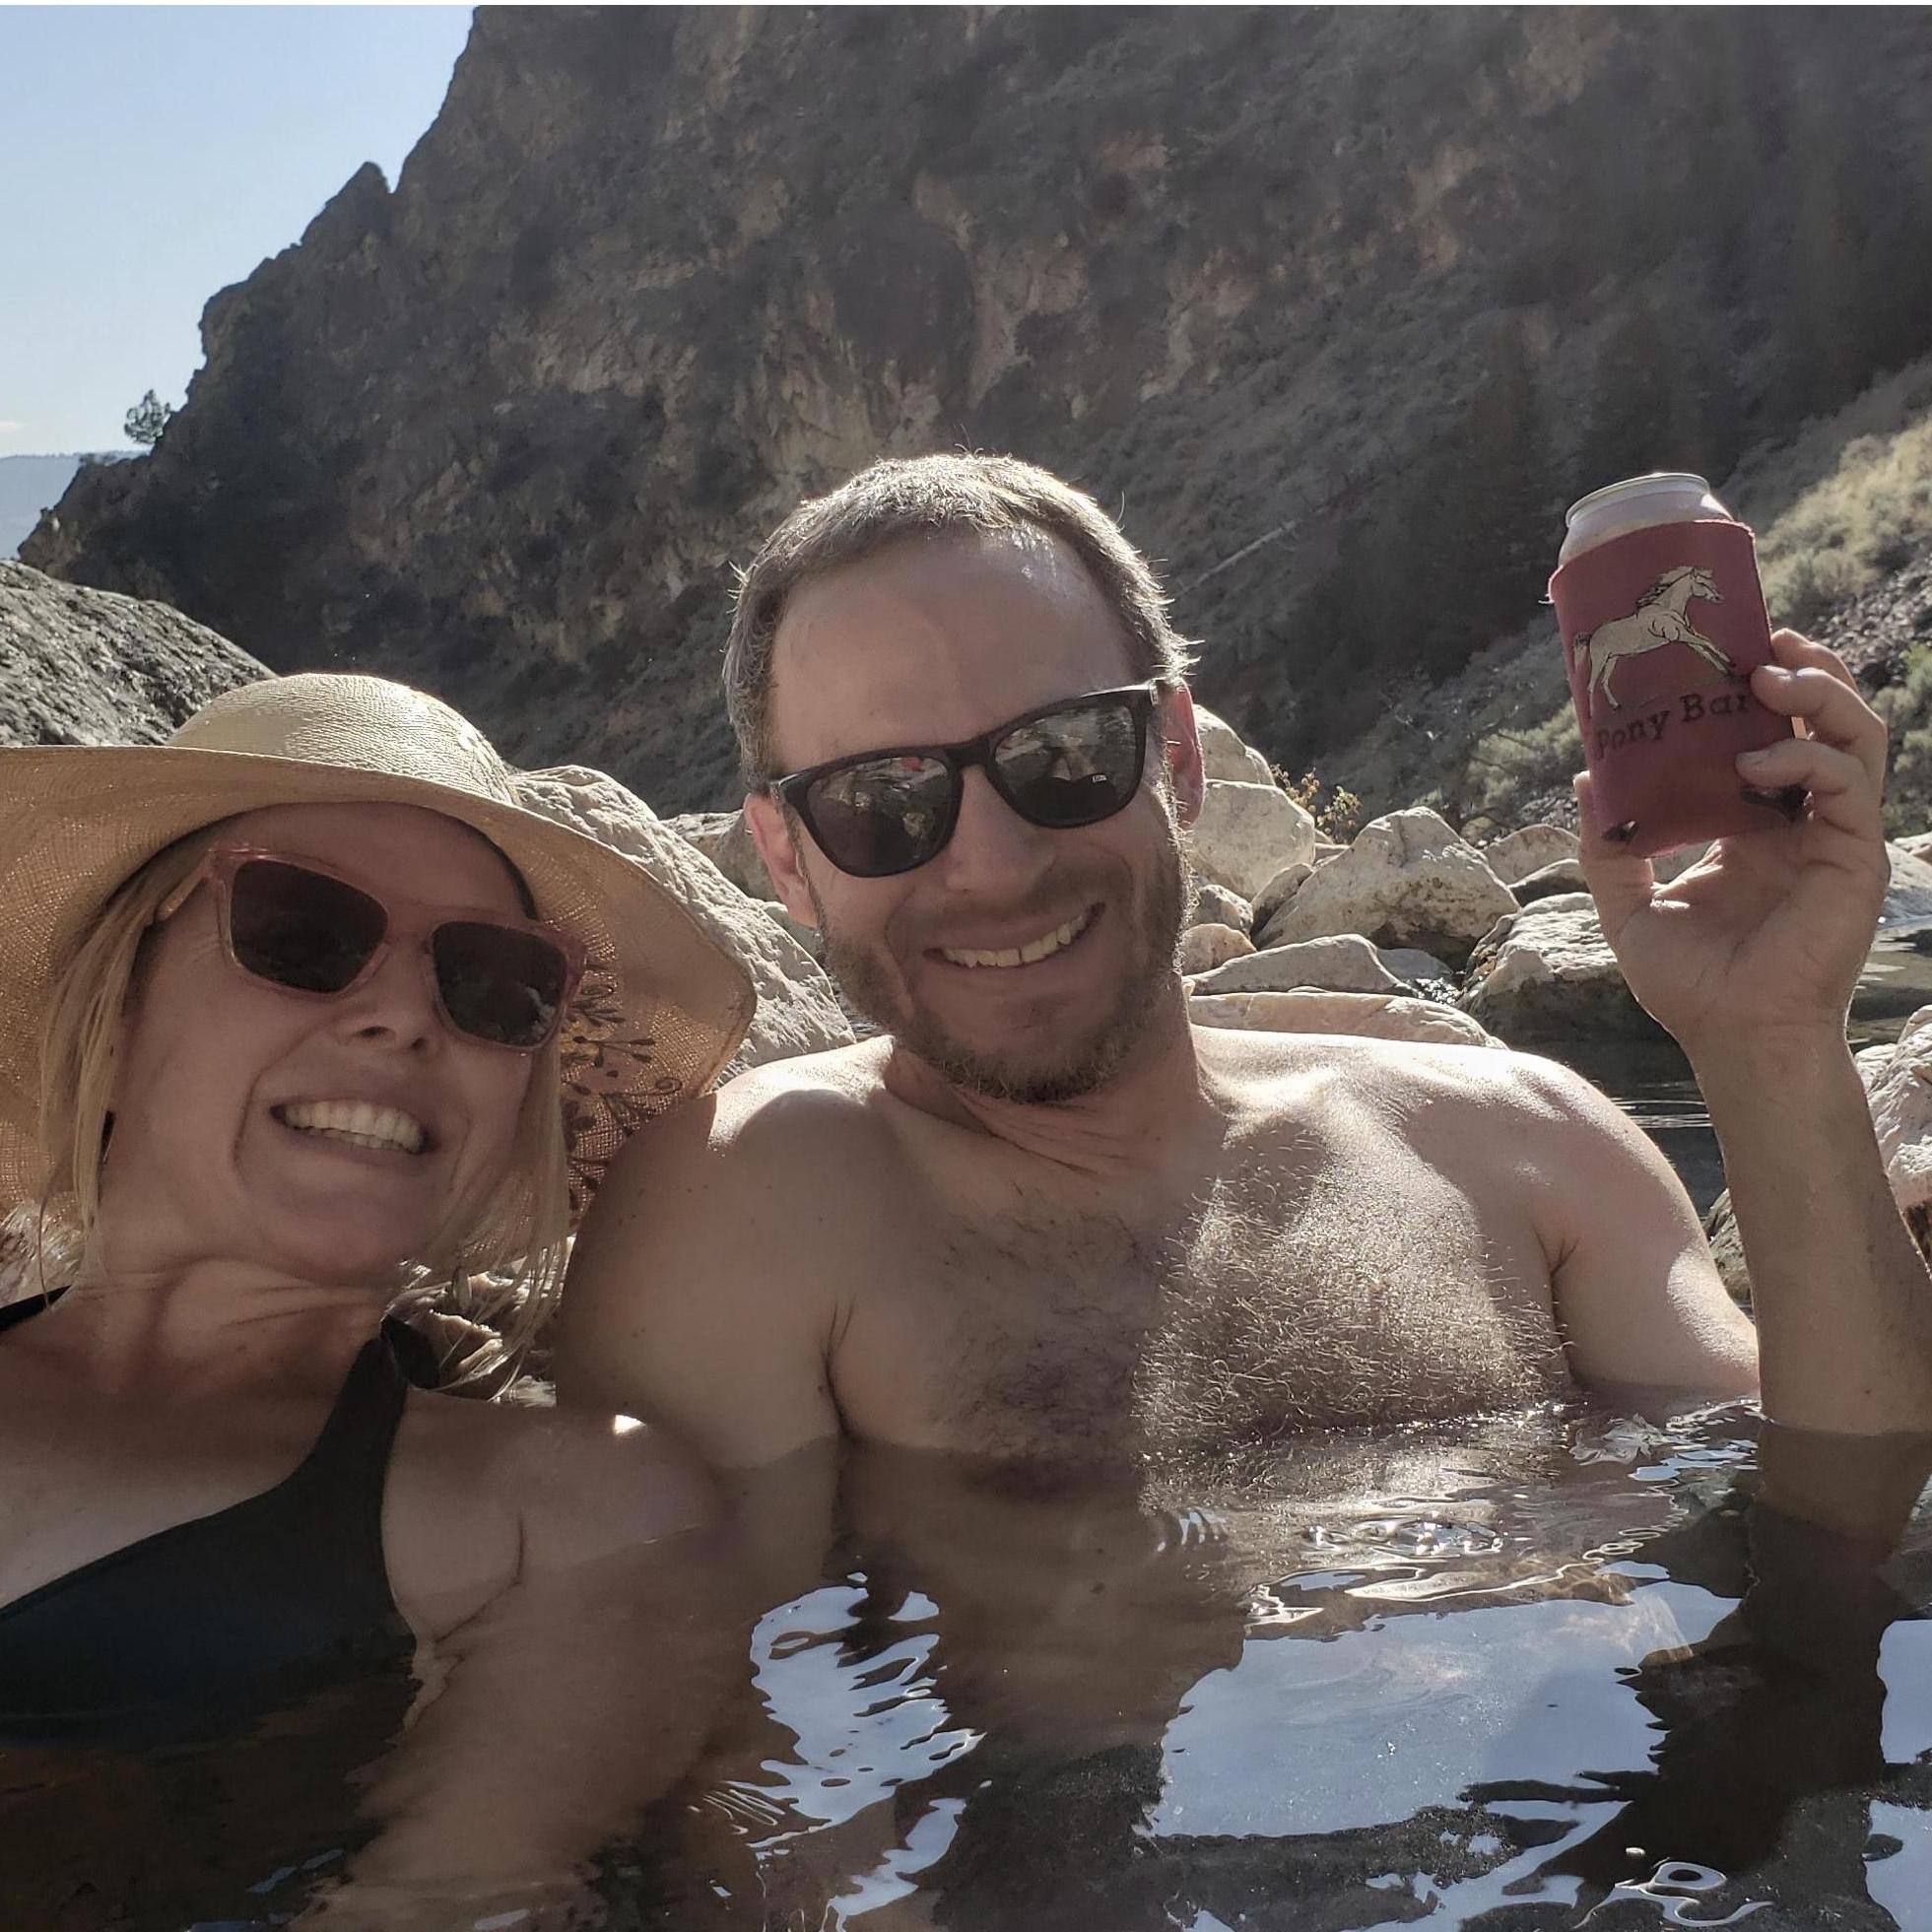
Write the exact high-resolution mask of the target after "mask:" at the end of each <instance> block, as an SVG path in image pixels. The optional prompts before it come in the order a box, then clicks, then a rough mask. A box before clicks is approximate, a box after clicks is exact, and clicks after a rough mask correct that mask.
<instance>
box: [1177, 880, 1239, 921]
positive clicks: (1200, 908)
mask: <svg viewBox="0 0 1932 1932" xmlns="http://www.w3.org/2000/svg"><path fill="white" fill-rule="evenodd" d="M1250 923H1251V918H1250V908H1249V906H1248V902H1247V900H1246V899H1243V898H1242V897H1241V896H1240V894H1239V893H1231V892H1230V891H1229V890H1228V888H1227V887H1226V886H1210V885H1209V884H1208V883H1207V882H1206V881H1205V880H1199V881H1196V883H1195V887H1194V905H1193V909H1192V911H1191V912H1190V914H1189V916H1188V924H1189V925H1194V926H1232V927H1233V928H1234V930H1235V931H1236V932H1246V931H1247V930H1248V928H1249V925H1250Z"/></svg>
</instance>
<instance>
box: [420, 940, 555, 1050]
mask: <svg viewBox="0 0 1932 1932" xmlns="http://www.w3.org/2000/svg"><path fill="white" fill-rule="evenodd" d="M430 950H431V955H432V958H433V960H434V963H435V968H436V990H437V992H438V993H439V994H440V995H441V996H442V1010H443V1011H444V1012H445V1013H446V1014H448V1015H449V1022H450V1025H451V1026H453V1027H455V1028H457V1029H458V1030H459V1031H460V1032H462V1033H469V1034H472V1035H473V1036H474V1037H475V1038H477V1039H484V1040H491V1041H494V1042H495V1043H496V1044H497V1045H499V1046H537V1045H540V1044H541V1043H542V1042H543V1041H544V1040H545V1039H547V1038H548V1037H549V1036H550V1031H551V1029H552V1028H553V1027H554V1026H555V1025H556V1024H557V1012H558V1008H559V1007H561V1006H562V1005H563V1003H564V991H565V987H566V983H567V981H568V978H569V967H568V966H567V964H566V961H565V958H564V955H563V953H562V952H561V951H560V950H559V949H558V948H557V947H556V946H554V945H552V944H551V943H550V941H548V940H547V939H544V938H543V937H541V936H540V935H539V934H537V933H526V932H517V931H515V930H513V929H512V928H511V927H508V926H493V925H488V924H486V923H484V922H483V921H481V920H471V919H449V920H445V921H444V923H443V924H441V925H439V926H438V927H437V928H436V929H435V932H434V933H433V935H432V937H431V941H430Z"/></svg>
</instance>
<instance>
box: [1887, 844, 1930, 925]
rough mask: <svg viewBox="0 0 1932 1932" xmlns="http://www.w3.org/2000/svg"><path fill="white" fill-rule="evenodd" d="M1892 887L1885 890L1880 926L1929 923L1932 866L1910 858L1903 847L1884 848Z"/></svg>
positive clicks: (1913, 857)
mask: <svg viewBox="0 0 1932 1932" xmlns="http://www.w3.org/2000/svg"><path fill="white" fill-rule="evenodd" d="M1885 850H1886V856H1887V857H1888V858H1890V859H1891V861H1892V883H1891V885H1890V886H1888V887H1887V888H1886V894H1885V909H1884V911H1883V912H1881V913H1880V914H1879V918H1880V921H1881V923H1883V924H1885V925H1888V926H1897V925H1902V924H1904V923H1905V921H1907V920H1910V919H1932V863H1928V862H1927V861H1926V860H1924V859H1922V858H1918V857H1916V856H1914V855H1913V854H1912V853H1911V852H1908V851H1907V850H1906V849H1905V847H1904V846H1903V845H1891V844H1889V845H1887V846H1886V848H1885Z"/></svg>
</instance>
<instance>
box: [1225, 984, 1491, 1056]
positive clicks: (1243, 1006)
mask: <svg viewBox="0 0 1932 1932" xmlns="http://www.w3.org/2000/svg"><path fill="white" fill-rule="evenodd" d="M1187 1013H1188V1018H1189V1019H1191V1020H1192V1021H1193V1022H1194V1023H1195V1024H1196V1025H1197V1026H1202V1027H1245V1028H1249V1029H1251V1030H1252V1031H1255V1032H1258V1033H1371V1034H1373V1035H1374V1036H1375V1037H1376V1038H1378V1039H1416V1040H1428V1041H1432V1042H1433V1043H1436V1044H1439V1045H1444V1046H1494V1047H1499V1048H1500V1046H1501V1044H1502V1042H1501V1041H1500V1040H1498V1039H1493V1038H1492V1037H1491V1036H1490V1034H1489V1033H1485V1032H1484V1030H1483V1029H1482V1027H1480V1026H1479V1025H1478V1024H1477V1023H1476V1022H1475V1021H1474V1020H1472V1019H1470V1017H1469V1016H1468V1015H1467V1014H1466V1013H1458V1012H1457V1011H1456V1010H1455V1008H1454V1007H1452V1006H1440V1005H1438V1004H1437V1003H1436V1002H1435V1001H1434V1000H1412V999H1403V998H1400V997H1398V996H1397V995H1395V994H1392V993H1318V992H1299V993H1220V994H1214V995H1209V996H1205V997H1201V998H1196V999H1191V1000H1189V1001H1188V1002H1187Z"/></svg>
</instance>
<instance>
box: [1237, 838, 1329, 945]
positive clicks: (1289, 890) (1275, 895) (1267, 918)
mask: <svg viewBox="0 0 1932 1932" xmlns="http://www.w3.org/2000/svg"><path fill="white" fill-rule="evenodd" d="M1313 872H1314V867H1313V866H1312V865H1310V864H1309V863H1308V862H1307V860H1305V859H1303V860H1301V861H1300V862H1299V864H1296V865H1285V866H1283V867H1282V869H1281V870H1280V871H1279V872H1278V873H1276V874H1275V876H1274V877H1273V878H1272V879H1270V880H1269V881H1268V883H1267V884H1266V885H1265V886H1263V887H1262V888H1261V890H1260V891H1259V892H1258V893H1256V894H1255V896H1254V903H1253V904H1252V905H1251V906H1249V908H1248V931H1249V932H1251V933H1255V934H1257V935H1258V936H1259V937H1260V940H1261V943H1262V945H1264V946H1265V945H1267V943H1268V928H1269V927H1270V926H1271V925H1273V924H1274V922H1275V915H1276V914H1277V913H1278V912H1280V910H1281V909H1282V907H1283V906H1284V905H1286V904H1287V903H1288V901H1289V900H1290V899H1293V898H1294V897H1295V895H1296V894H1297V893H1299V891H1300V890H1301V885H1302V882H1303V881H1304V880H1306V879H1308V878H1309V877H1311V876H1312V875H1313Z"/></svg>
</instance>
